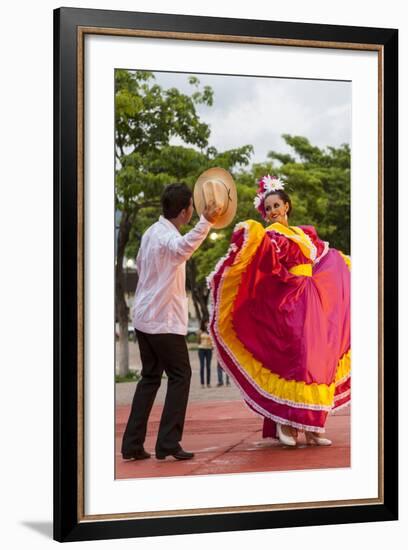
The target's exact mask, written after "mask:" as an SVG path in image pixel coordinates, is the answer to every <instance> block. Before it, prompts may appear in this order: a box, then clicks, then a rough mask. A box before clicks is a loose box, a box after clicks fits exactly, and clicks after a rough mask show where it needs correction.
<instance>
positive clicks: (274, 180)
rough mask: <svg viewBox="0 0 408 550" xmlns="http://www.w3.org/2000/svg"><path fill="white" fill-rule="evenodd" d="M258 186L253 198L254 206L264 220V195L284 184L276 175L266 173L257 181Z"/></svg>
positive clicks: (282, 186)
mask: <svg viewBox="0 0 408 550" xmlns="http://www.w3.org/2000/svg"><path fill="white" fill-rule="evenodd" d="M258 186H259V187H258V191H257V193H256V196H255V199H254V206H255V208H256V209H257V210H258V211H259V212H260V213H261V216H262V217H263V219H264V220H266V212H265V197H266V195H267V194H268V193H273V192H274V191H278V190H280V189H284V187H285V184H284V182H283V181H282V180H281V179H280V178H278V177H277V176H270V175H269V174H268V175H267V176H263V177H262V178H261V179H260V180H259V181H258Z"/></svg>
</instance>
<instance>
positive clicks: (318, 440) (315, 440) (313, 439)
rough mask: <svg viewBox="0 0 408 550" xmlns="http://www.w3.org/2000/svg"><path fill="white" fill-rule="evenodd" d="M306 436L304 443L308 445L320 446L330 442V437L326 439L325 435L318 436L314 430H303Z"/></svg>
mask: <svg viewBox="0 0 408 550" xmlns="http://www.w3.org/2000/svg"><path fill="white" fill-rule="evenodd" d="M305 436H306V443H307V444H308V445H319V446H322V447H328V446H329V445H331V444H332V442H331V440H330V439H327V438H326V437H319V436H318V435H317V434H316V433H315V432H307V431H305Z"/></svg>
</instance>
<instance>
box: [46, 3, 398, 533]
mask: <svg viewBox="0 0 408 550" xmlns="http://www.w3.org/2000/svg"><path fill="white" fill-rule="evenodd" d="M397 67H398V32H397V30H395V29H378V28H365V27H344V26H332V25H330V26H329V25H313V24H303V23H289V22H276V21H256V20H241V19H221V18H212V17H196V16H187V15H183V16H181V15H170V14H151V13H133V12H120V11H102V10H88V9H76V8H60V9H58V10H55V12H54V251H55V263H54V270H55V271H54V284H55V294H54V321H55V332H54V349H55V352H54V353H55V356H54V538H55V539H56V540H58V541H61V542H63V541H74V540H91V539H103V538H123V537H142V536H158V535H168V534H182V533H202V532H216V531H233V530H248V529H267V528H275V527H288V526H306V525H318V524H334V523H352V522H357V521H358V522H370V521H387V520H396V519H397V518H398V461H397V457H398V446H397V443H398V440H397V438H398V419H397V408H398V407H397V405H398V404H397V395H398V386H397V384H398V374H397V333H398V332H397V319H398V310H397V272H398V269H397V244H398V235H397V205H398V201H397V175H398V174H397V138H398V132H397V129H398V128H397V126H398V125H397V122H398V119H397V101H398V95H397V77H398V69H397ZM221 196H222V197H224V198H220V197H221ZM223 205H225V207H224V206H223ZM223 208H224V209H223ZM194 209H195V211H196V212H195V213H194ZM288 218H289V219H290V221H288ZM155 239H156V240H155ZM157 243H159V244H157ZM136 291H137V294H136ZM351 349H352V350H353V352H352V357H351ZM351 390H352V391H351ZM351 396H352V397H351ZM166 442H167V443H166ZM166 445H167V446H166Z"/></svg>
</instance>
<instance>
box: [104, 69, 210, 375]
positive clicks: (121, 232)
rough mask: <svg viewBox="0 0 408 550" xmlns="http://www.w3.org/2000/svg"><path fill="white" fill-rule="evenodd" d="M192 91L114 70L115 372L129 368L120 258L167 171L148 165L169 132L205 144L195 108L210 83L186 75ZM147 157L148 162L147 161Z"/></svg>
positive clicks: (207, 93)
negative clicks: (202, 83) (117, 213)
mask: <svg viewBox="0 0 408 550" xmlns="http://www.w3.org/2000/svg"><path fill="white" fill-rule="evenodd" d="M189 82H190V84H191V85H192V87H193V92H192V94H191V95H187V94H183V93H181V92H180V91H179V90H177V89H176V88H169V89H163V88H162V87H161V86H159V85H157V84H156V83H155V82H154V75H153V74H152V73H151V72H146V71H126V70H117V71H116V72H115V145H116V148H115V158H116V167H115V173H116V180H115V207H116V210H119V211H120V213H121V215H120V222H119V227H118V231H117V239H116V266H115V307H116V318H117V320H118V322H119V374H120V375H122V376H124V375H126V373H127V371H128V364H129V355H128V341H127V325H128V307H127V304H126V301H125V293H124V278H123V261H124V256H125V250H126V246H127V244H128V241H129V235H130V232H131V229H132V226H133V225H134V223H135V220H136V217H137V215H138V212H139V210H140V209H141V208H144V209H146V208H156V207H157V206H158V198H159V196H160V194H161V190H162V189H163V186H164V185H165V184H166V183H169V178H168V174H166V173H163V172H162V171H160V170H156V171H154V172H151V171H149V169H148V167H147V165H151V164H152V159H154V158H155V160H156V161H157V165H159V164H160V156H161V154H162V150H163V148H164V147H165V146H168V145H169V143H170V140H171V138H172V137H174V136H178V137H179V138H181V139H182V140H183V141H184V142H185V143H188V144H192V145H195V146H197V147H198V148H201V149H202V148H204V147H206V146H207V144H208V138H209V135H210V129H209V127H208V125H207V124H205V123H203V122H202V121H201V120H200V118H199V116H198V114H197V111H196V106H197V105H198V104H200V103H203V104H207V105H211V104H212V100H213V93H212V90H211V88H210V87H208V86H205V87H204V88H203V89H200V88H199V81H198V79H197V78H195V77H190V78H189ZM146 159H148V160H149V162H148V163H146Z"/></svg>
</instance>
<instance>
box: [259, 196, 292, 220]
mask: <svg viewBox="0 0 408 550" xmlns="http://www.w3.org/2000/svg"><path fill="white" fill-rule="evenodd" d="M271 195H278V196H279V197H280V198H281V199H282V200H283V202H287V203H288V204H289V210H288V216H290V213H291V212H292V201H291V200H290V197H289V195H288V194H287V193H286V191H284V190H283V189H277V190H276V191H269V193H267V194H266V195H265V198H264V204H265V201H266V199H267V198H268V197H270V196H271Z"/></svg>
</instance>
